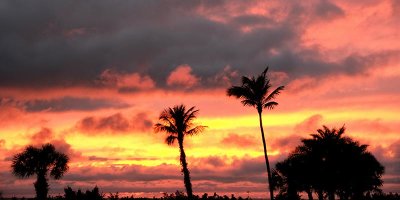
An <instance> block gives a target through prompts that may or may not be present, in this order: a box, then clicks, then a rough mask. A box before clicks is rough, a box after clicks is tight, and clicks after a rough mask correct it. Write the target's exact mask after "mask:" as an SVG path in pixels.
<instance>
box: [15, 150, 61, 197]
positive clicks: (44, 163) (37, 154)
mask: <svg viewBox="0 0 400 200" xmlns="http://www.w3.org/2000/svg"><path fill="white" fill-rule="evenodd" d="M68 161H69V158H68V156H67V155H65V154H63V153H60V152H57V151H56V150H55V147H54V146H53V145H52V144H44V145H42V147H41V148H36V147H33V146H28V147H26V149H25V150H24V151H23V152H22V153H19V154H16V155H15V156H14V157H13V160H12V165H11V167H12V173H13V174H14V175H15V176H17V177H19V178H27V177H30V176H32V175H34V174H36V175H37V180H36V182H35V183H34V186H35V191H36V198H37V199H38V200H45V199H46V198H47V193H48V191H49V184H48V183H47V172H48V171H50V176H51V177H53V178H54V179H60V178H61V177H62V176H63V175H64V173H65V172H67V171H68Z"/></svg>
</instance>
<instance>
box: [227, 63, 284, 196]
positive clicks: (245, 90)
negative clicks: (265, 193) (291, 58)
mask: <svg viewBox="0 0 400 200" xmlns="http://www.w3.org/2000/svg"><path fill="white" fill-rule="evenodd" d="M267 72H268V67H267V68H266V69H265V70H264V71H263V73H261V75H259V76H257V77H254V76H253V77H246V76H242V85H241V86H232V87H231V88H229V89H228V90H227V95H228V96H234V97H236V98H238V99H240V100H241V102H242V104H243V105H244V106H251V107H255V108H256V109H257V112H258V118H259V123H260V130H261V137H262V142H263V146H264V156H265V164H266V166H267V172H268V183H269V191H270V196H271V200H273V199H274V194H273V186H272V180H271V169H270V166H269V160H268V154H267V146H266V143H265V136H264V128H263V124H262V111H263V110H264V109H265V108H268V109H273V108H275V106H277V105H278V103H277V102H275V101H273V100H274V99H275V97H276V96H277V95H278V94H279V93H280V92H281V91H282V90H283V89H284V86H279V87H278V88H276V89H275V90H274V91H272V92H271V93H269V91H270V88H271V84H270V80H269V78H268V77H267Z"/></svg>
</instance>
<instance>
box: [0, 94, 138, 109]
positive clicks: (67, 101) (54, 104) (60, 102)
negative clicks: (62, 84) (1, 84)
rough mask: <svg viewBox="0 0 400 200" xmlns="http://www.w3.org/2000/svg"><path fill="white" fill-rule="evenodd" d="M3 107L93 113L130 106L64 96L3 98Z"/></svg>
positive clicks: (96, 99) (109, 101) (111, 101)
mask: <svg viewBox="0 0 400 200" xmlns="http://www.w3.org/2000/svg"><path fill="white" fill-rule="evenodd" d="M0 104H1V105H0V106H6V107H8V108H10V107H13V108H15V109H20V110H21V111H26V112H43V111H45V112H64V111H75V110H79V111H93V110H99V109H105V108H117V109H118V108H127V107H129V106H130V105H129V104H127V103H123V102H119V101H116V100H112V99H101V98H86V97H73V96H64V97H61V98H55V99H28V100H19V99H15V98H1V103H0Z"/></svg>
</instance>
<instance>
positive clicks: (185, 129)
mask: <svg viewBox="0 0 400 200" xmlns="http://www.w3.org/2000/svg"><path fill="white" fill-rule="evenodd" d="M198 112H199V110H196V109H195V107H191V108H189V109H188V110H186V107H185V106H184V105H177V106H174V107H173V108H167V109H165V110H164V111H162V112H161V114H160V117H159V123H157V124H155V126H154V130H155V131H156V132H165V133H167V134H168V136H167V137H166V139H165V142H166V143H167V144H168V145H172V144H174V142H175V141H176V140H177V141H178V144H179V151H180V163H181V166H182V172H183V176H184V184H185V188H186V192H187V195H188V198H189V199H192V197H193V191H192V184H191V182H190V173H189V169H188V164H187V162H186V154H185V150H184V148H183V141H184V138H185V136H186V135H195V134H198V133H200V132H202V131H203V130H204V128H205V127H206V126H201V125H199V126H196V125H195V124H193V120H194V119H196V117H197V116H196V115H197V113H198Z"/></svg>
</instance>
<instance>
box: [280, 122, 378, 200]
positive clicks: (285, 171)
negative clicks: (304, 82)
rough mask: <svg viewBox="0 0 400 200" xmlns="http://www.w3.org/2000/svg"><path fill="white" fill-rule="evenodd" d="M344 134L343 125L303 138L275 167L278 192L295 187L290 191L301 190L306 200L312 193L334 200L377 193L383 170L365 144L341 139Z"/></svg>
mask: <svg viewBox="0 0 400 200" xmlns="http://www.w3.org/2000/svg"><path fill="white" fill-rule="evenodd" d="M344 133H345V128H344V126H343V127H342V128H340V129H335V128H333V129H329V128H328V127H326V126H323V129H318V130H317V134H312V135H311V137H312V138H310V139H303V140H302V145H300V146H298V147H297V148H296V150H295V151H294V152H293V153H292V154H291V155H290V156H289V157H288V159H286V160H284V161H282V162H279V163H277V164H276V171H277V172H276V173H277V174H278V175H279V176H278V175H277V176H278V178H280V179H277V180H276V182H278V183H282V182H283V183H284V184H280V185H279V187H280V190H281V191H289V189H290V188H294V190H295V191H294V190H290V191H292V192H294V193H296V194H297V192H302V191H304V192H307V193H308V196H309V199H312V195H311V190H313V191H314V192H316V193H317V195H318V199H320V200H322V199H324V198H325V196H327V197H328V199H330V200H334V199H335V195H337V196H338V197H339V198H340V199H343V200H346V199H350V198H351V199H356V200H357V199H364V198H365V194H366V193H367V192H372V191H373V192H379V191H380V189H379V187H380V186H382V180H381V176H382V174H383V173H384V167H383V166H382V165H381V164H380V163H379V162H378V161H377V160H376V159H375V157H374V156H373V155H372V154H371V153H369V152H368V151H367V145H360V144H359V143H358V142H355V141H353V140H352V139H351V138H349V137H344V136H343V134H344ZM279 180H284V181H280V182H279ZM294 193H293V194H294ZM293 194H290V195H293Z"/></svg>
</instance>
